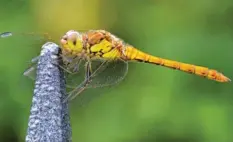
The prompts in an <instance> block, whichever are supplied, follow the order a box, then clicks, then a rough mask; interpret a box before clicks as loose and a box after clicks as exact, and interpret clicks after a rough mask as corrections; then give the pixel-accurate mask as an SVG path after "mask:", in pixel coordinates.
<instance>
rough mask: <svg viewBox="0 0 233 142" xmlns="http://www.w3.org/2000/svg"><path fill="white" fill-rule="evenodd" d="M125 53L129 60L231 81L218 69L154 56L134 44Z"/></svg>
mask: <svg viewBox="0 0 233 142" xmlns="http://www.w3.org/2000/svg"><path fill="white" fill-rule="evenodd" d="M123 55H124V56H125V59H126V60H128V61H138V62H145V63H151V64H156V65H161V66H164V67H168V68H172V69H177V70H181V71H184V72H187V73H192V74H196V75H198V76H202V77H206V78H208V79H211V80H215V81H218V82H229V81H231V80H230V79H229V78H227V77H226V76H224V75H223V74H222V73H220V72H218V71H216V70H213V69H209V68H206V67H201V66H196V65H192V64H186V63H182V62H177V61H173V60H168V59H163V58H160V57H156V56H152V55H149V54H147V53H144V52H142V51H140V50H138V49H136V48H134V47H132V46H126V47H125V51H124V53H123Z"/></svg>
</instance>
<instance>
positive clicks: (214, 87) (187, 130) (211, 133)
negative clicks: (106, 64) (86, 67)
mask: <svg viewBox="0 0 233 142" xmlns="http://www.w3.org/2000/svg"><path fill="white" fill-rule="evenodd" d="M232 15H233V1H232V0H221V1H219V0H192V1H191V0H175V1H174V0H70V1H65V0H59V1H55V0H40V1H36V0H31V1H29V0H11V1H9V0H0V31H1V32H4V31H14V32H30V31H34V32H40V33H43V32H48V33H50V35H52V36H53V37H54V39H57V41H58V38H59V37H60V36H62V35H63V34H64V33H65V32H66V31H67V30H70V29H75V30H88V29H105V30H108V31H110V32H112V33H113V34H116V35H117V36H119V37H121V38H122V39H124V40H125V41H126V42H127V43H130V44H132V45H134V46H135V47H137V48H138V49H141V50H143V51H145V52H148V53H150V54H152V55H156V56H159V57H163V58H168V59H173V60H177V61H182V62H186V63H193V64H196V65H203V66H207V67H210V68H214V69H217V70H219V71H221V72H224V74H225V75H227V76H228V77H230V78H233V75H232V72H233V68H232V65H233V63H232V60H233V56H232V52H233V40H232V38H233V16H232ZM0 40H1V41H0V73H1V74H0V75H1V77H0V82H1V85H0V92H1V95H0V142H23V141H24V139H25V135H26V130H27V123H28V117H29V113H30V107H31V100H32V93H33V86H34V85H33V82H32V81H31V80H29V79H27V78H25V77H23V76H22V73H23V71H24V70H25V68H27V67H28V65H29V61H30V59H31V58H32V57H34V56H36V55H38V54H39V52H40V47H41V45H42V44H43V43H44V42H42V41H41V40H38V39H37V38H34V37H30V36H27V37H22V36H14V37H11V38H6V39H0ZM232 95H233V85H232V83H227V84H225V83H223V84H221V83H217V82H214V81H211V80H207V79H204V78H201V77H197V76H194V75H189V74H185V73H183V72H179V71H175V70H171V69H167V68H162V67H159V66H154V65H149V64H137V63H131V64H130V66H129V72H128V75H127V77H126V78H125V80H124V81H123V82H121V83H120V84H119V85H117V86H114V87H111V88H104V89H97V90H96V91H94V90H88V91H86V92H84V93H83V94H82V97H80V98H78V99H76V100H74V101H72V102H71V104H70V113H71V122H72V129H73V141H74V142H232V141H233V122H232V120H233V106H232V103H233V96H232ZM85 100H88V101H85ZM80 102H82V103H80Z"/></svg>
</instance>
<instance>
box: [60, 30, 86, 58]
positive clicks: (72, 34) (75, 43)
mask: <svg viewBox="0 0 233 142" xmlns="http://www.w3.org/2000/svg"><path fill="white" fill-rule="evenodd" d="M60 44H61V47H62V49H64V50H66V51H68V52H75V53H76V54H77V53H79V52H81V51H82V49H83V39H82V34H81V33H79V32H77V31H73V30H70V31H68V32H67V33H66V34H65V35H64V36H63V37H62V38H61V40H60Z"/></svg>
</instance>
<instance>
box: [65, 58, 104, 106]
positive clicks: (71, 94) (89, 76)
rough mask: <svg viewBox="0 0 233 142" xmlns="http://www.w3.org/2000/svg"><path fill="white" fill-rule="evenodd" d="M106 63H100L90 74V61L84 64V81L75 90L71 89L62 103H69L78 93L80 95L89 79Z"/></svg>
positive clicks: (89, 81)
mask: <svg viewBox="0 0 233 142" xmlns="http://www.w3.org/2000/svg"><path fill="white" fill-rule="evenodd" d="M105 63H107V61H105V62H103V63H101V65H99V66H98V68H97V69H96V70H95V71H94V72H92V68H91V61H88V62H87V63H86V64H85V67H86V72H85V80H84V81H83V82H82V83H81V84H80V85H79V86H78V87H76V88H75V89H73V90H72V91H71V92H70V93H69V95H68V96H67V97H66V98H65V99H64V102H66V101H68V100H69V101H71V100H73V99H74V98H75V97H76V96H78V95H79V94H80V93H82V92H83V91H84V90H85V89H86V88H87V86H88V85H89V84H90V83H91V78H92V77H93V76H94V75H95V74H96V73H97V71H98V70H99V69H100V68H101V67H102V66H103V65H104V64H105Z"/></svg>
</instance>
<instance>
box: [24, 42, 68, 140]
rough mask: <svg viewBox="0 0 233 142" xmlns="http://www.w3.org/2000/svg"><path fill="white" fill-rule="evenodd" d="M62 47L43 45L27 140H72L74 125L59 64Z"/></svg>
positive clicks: (53, 44) (49, 44) (50, 44)
mask: <svg viewBox="0 0 233 142" xmlns="http://www.w3.org/2000/svg"><path fill="white" fill-rule="evenodd" d="M58 54H59V47H58V45H56V44H55V43H51V42H48V43H46V44H44V45H43V47H42V51H41V54H40V59H39V62H38V66H37V77H36V82H35V89H34V95H33V99H32V106H31V113H30V117H29V122H28V130H27V136H26V142H70V141H71V126H70V117H69V111H68V103H67V102H63V99H64V98H65V95H66V94H65V93H66V92H65V78H64V73H63V72H62V70H61V69H60V67H59V66H58V64H59V61H58Z"/></svg>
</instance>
